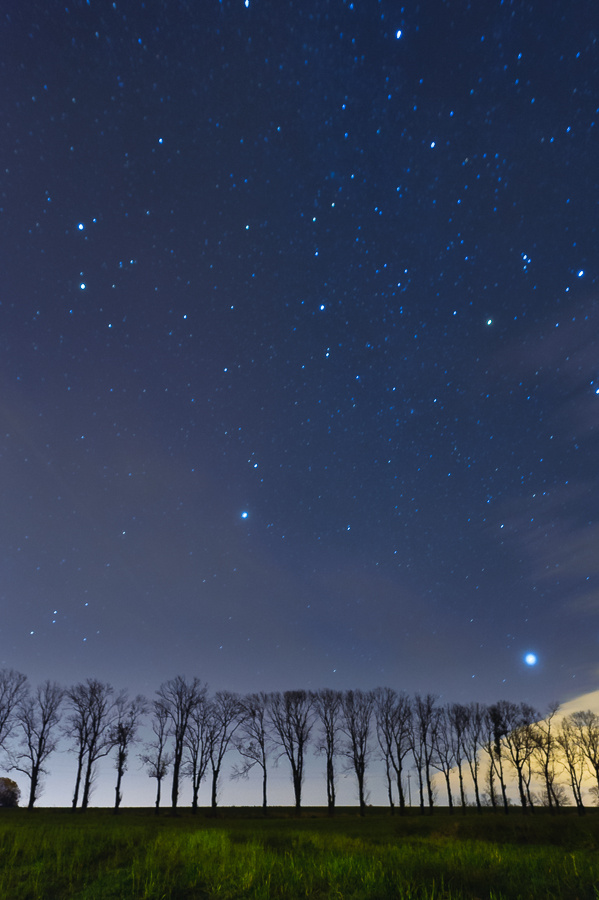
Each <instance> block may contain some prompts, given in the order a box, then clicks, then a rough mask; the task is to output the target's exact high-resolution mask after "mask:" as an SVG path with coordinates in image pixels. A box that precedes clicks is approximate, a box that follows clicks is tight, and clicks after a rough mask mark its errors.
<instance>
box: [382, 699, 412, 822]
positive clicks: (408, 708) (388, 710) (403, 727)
mask: <svg viewBox="0 0 599 900" xmlns="http://www.w3.org/2000/svg"><path fill="white" fill-rule="evenodd" d="M374 698H375V705H374V711H375V718H376V733H377V738H378V742H379V746H380V748H381V752H382V754H383V759H384V760H385V771H386V774H387V786H388V793H389V805H390V807H391V812H392V813H393V794H392V788H391V779H390V777H389V776H390V768H393V770H394V771H395V779H396V782H397V792H398V795H399V809H400V813H403V812H404V811H405V806H406V801H405V796H404V790H403V783H402V773H403V765H404V759H405V757H406V756H407V754H408V753H409V751H410V749H411V730H412V704H411V702H410V698H409V697H408V695H407V694H406V693H405V692H404V691H401V693H398V692H397V691H395V690H393V689H392V688H377V689H376V690H375V692H374Z"/></svg>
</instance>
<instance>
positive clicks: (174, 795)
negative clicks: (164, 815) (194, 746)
mask: <svg viewBox="0 0 599 900" xmlns="http://www.w3.org/2000/svg"><path fill="white" fill-rule="evenodd" d="M180 768H181V757H180V756H175V759H174V761H173V789H172V791H171V802H172V807H173V810H175V809H176V808H177V803H178V801H179V770H180Z"/></svg>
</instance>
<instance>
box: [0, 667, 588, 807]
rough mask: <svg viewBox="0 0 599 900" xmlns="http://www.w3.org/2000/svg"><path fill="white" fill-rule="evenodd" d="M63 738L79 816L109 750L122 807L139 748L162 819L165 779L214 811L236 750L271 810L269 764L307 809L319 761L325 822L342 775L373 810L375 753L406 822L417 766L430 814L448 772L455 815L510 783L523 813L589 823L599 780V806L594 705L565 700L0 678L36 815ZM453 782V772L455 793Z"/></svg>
mask: <svg viewBox="0 0 599 900" xmlns="http://www.w3.org/2000/svg"><path fill="white" fill-rule="evenodd" d="M144 724H149V726H150V727H151V730H152V738H151V739H150V740H149V741H147V742H145V743H142V741H141V738H140V734H139V732H140V728H141V726H142V725H144ZM62 739H66V740H67V741H68V743H69V750H70V751H71V752H72V753H73V754H74V756H75V760H76V766H75V781H74V789H73V799H72V804H71V805H72V809H73V810H76V809H78V808H79V809H81V810H85V809H87V808H88V805H89V801H90V797H91V794H92V790H93V785H94V780H95V778H96V774H97V767H98V763H99V761H100V760H101V759H102V758H103V757H107V756H109V755H112V759H113V763H114V768H115V770H116V783H115V800H114V810H115V812H118V810H119V807H120V805H121V801H122V798H123V795H122V783H123V777H124V774H125V772H126V770H127V767H128V763H129V759H130V754H131V752H132V750H133V748H134V747H136V746H137V747H138V748H139V749H138V752H137V756H138V757H139V759H140V760H141V763H142V764H143V766H144V767H145V769H146V771H147V774H148V775H149V777H150V778H152V779H154V780H155V782H156V797H155V809H156V812H157V813H158V811H159V809H160V804H161V794H162V786H163V783H164V781H165V779H167V777H169V778H170V783H171V793H170V805H171V808H172V810H173V811H175V810H176V809H177V807H178V804H179V794H180V787H181V783H182V781H183V780H184V779H187V780H188V781H189V784H190V786H191V794H192V800H191V807H192V811H193V812H196V811H197V808H198V795H199V790H200V786H201V784H202V782H203V781H204V780H205V779H207V778H208V779H209V780H210V782H211V800H210V802H211V807H212V809H214V810H215V809H216V807H217V804H218V796H219V784H220V779H221V776H222V773H223V763H224V760H225V756H226V755H227V753H228V752H230V751H232V750H234V751H235V752H236V754H237V755H236V762H235V763H234V765H233V768H232V771H231V777H232V778H234V779H238V778H246V777H247V776H248V775H249V773H250V772H251V771H252V770H254V769H256V770H258V771H259V772H260V774H261V780H262V807H263V809H264V811H266V810H267V808H268V793H267V787H268V772H269V766H270V765H271V764H273V763H275V764H276V763H277V762H278V761H279V760H280V759H281V758H283V759H284V760H286V762H287V764H288V766H289V771H290V775H291V781H292V785H293V792H294V800H295V807H296V810H297V811H298V813H299V811H300V809H301V804H302V788H303V783H304V775H305V765H306V759H307V755H308V753H309V752H310V751H313V752H315V753H316V754H317V755H319V756H321V757H323V758H324V769H325V780H326V795H327V806H328V810H329V813H330V814H331V815H332V814H333V813H334V811H335V806H336V785H337V775H338V770H339V769H340V768H341V769H342V770H343V771H345V772H347V771H351V772H353V774H354V776H355V779H356V786H357V793H358V799H359V806H360V812H361V814H362V815H364V814H365V809H366V804H367V799H368V794H367V785H366V777H367V772H368V768H369V765H370V763H371V761H372V759H373V758H375V757H376V758H378V759H380V760H382V762H383V764H384V771H385V777H386V787H387V797H388V802H389V806H390V809H391V812H392V813H393V812H395V810H396V809H398V811H399V813H400V814H401V813H403V812H404V810H405V808H406V805H407V804H406V786H405V785H406V775H408V773H409V771H410V770H415V772H416V778H417V790H418V803H419V806H420V810H421V812H422V813H425V812H427V811H428V812H429V813H432V812H433V810H434V807H435V803H436V787H435V783H434V778H435V775H436V774H441V775H442V776H443V781H444V784H445V790H446V793H447V803H448V805H449V810H450V812H451V813H453V812H454V809H455V807H456V806H459V807H461V810H462V811H463V812H465V810H466V807H467V806H468V805H473V806H476V807H477V809H478V810H479V811H481V810H482V807H483V806H492V807H494V808H495V809H503V810H504V811H505V812H506V813H507V812H508V811H509V807H510V805H511V803H510V800H509V799H508V795H507V787H508V782H509V779H510V778H511V779H514V780H515V783H516V785H517V790H518V797H519V800H520V804H521V807H522V809H523V811H524V812H527V811H529V810H534V808H535V806H537V805H543V806H546V807H549V809H550V810H551V812H557V811H559V809H560V808H561V807H563V806H565V805H568V804H570V803H572V802H573V803H574V805H575V806H576V807H577V809H578V811H579V813H581V814H582V813H583V812H584V808H585V807H584V803H583V796H582V784H583V781H584V780H585V778H587V777H588V776H589V775H591V776H592V777H593V779H594V781H596V784H595V785H594V787H592V788H591V794H592V795H594V797H595V799H596V800H597V799H599V716H598V715H597V714H595V713H594V712H591V711H590V710H587V711H580V712H575V713H572V714H570V715H567V716H560V714H559V704H557V703H554V704H551V705H550V706H549V708H548V709H547V710H546V711H545V713H543V714H542V713H541V712H539V711H538V710H536V709H534V708H533V707H532V706H529V705H528V704H526V703H515V702H512V701H508V700H500V701H498V702H497V703H493V704H490V705H485V704H481V703H468V704H461V703H446V704H440V703H439V698H438V697H437V696H436V695H434V694H426V695H422V694H415V695H414V696H410V695H408V694H407V693H406V692H404V691H396V690H394V689H393V688H388V687H380V688H376V689H375V690H371V691H361V690H346V691H340V690H334V689H331V688H323V689H321V690H317V691H306V690H294V691H284V692H280V691H273V692H270V693H264V692H261V693H252V694H246V695H240V694H238V693H235V692H233V691H216V692H215V693H214V694H212V695H210V694H209V692H208V687H207V685H205V684H202V683H201V682H200V680H199V679H198V678H193V679H190V680H188V679H187V678H185V677H183V676H180V675H178V676H177V677H175V678H172V679H170V680H168V681H165V682H164V683H163V684H161V686H160V687H159V689H158V690H157V691H156V695H155V697H154V699H152V700H148V699H146V698H145V697H143V696H141V695H137V696H135V697H130V695H129V694H128V692H127V691H126V690H122V691H119V692H117V691H115V689H114V688H113V686H112V685H110V684H108V683H105V682H102V681H99V680H97V679H93V678H88V679H87V680H86V681H84V682H80V683H78V684H75V685H73V686H71V687H66V688H65V687H62V686H60V685H59V684H57V683H56V682H52V681H50V680H47V681H45V682H43V684H41V685H39V686H37V687H36V688H33V687H32V686H31V685H30V684H29V681H28V679H27V677H26V676H25V675H23V674H21V673H20V672H16V671H14V670H12V669H2V670H0V748H2V749H3V750H4V752H5V754H6V763H7V767H8V769H9V771H17V772H20V773H22V774H23V775H25V776H26V777H27V779H28V782H29V794H28V801H27V807H28V809H33V808H34V805H35V803H36V801H37V800H38V799H39V796H40V794H41V790H42V782H43V778H44V776H46V775H47V774H48V769H47V763H48V759H49V757H50V756H51V755H52V754H53V753H54V752H55V751H56V750H57V748H58V744H59V742H60V740H62ZM452 775H457V784H458V789H457V792H456V796H454V789H453V787H452V784H451V777H450V776H452ZM464 775H466V776H467V775H469V776H470V781H471V783H472V786H473V788H474V802H473V803H471V804H469V802H468V799H467V796H466V791H465V788H464ZM533 779H538V780H539V781H540V782H541V784H542V790H541V792H540V794H536V793H535V792H534V791H533V790H532V787H531V784H532V782H533ZM15 789H16V790H17V791H18V788H17V786H16V784H15V782H13V781H11V779H8V778H4V779H0V805H14V804H15V797H16V796H17V795H16V793H15ZM17 800H18V797H17Z"/></svg>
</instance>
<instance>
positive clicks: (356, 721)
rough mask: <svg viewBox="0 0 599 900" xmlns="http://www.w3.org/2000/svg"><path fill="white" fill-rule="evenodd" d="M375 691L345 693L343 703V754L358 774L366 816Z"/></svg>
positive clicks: (359, 797)
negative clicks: (366, 793) (367, 777)
mask: <svg viewBox="0 0 599 900" xmlns="http://www.w3.org/2000/svg"><path fill="white" fill-rule="evenodd" d="M373 708H374V691H345V693H344V694H343V699H342V701H341V730H342V731H343V732H344V734H345V736H346V738H347V741H346V742H345V744H344V745H343V748H342V752H343V754H344V756H346V757H347V759H348V760H349V763H350V765H351V767H352V768H353V770H354V772H355V773H356V779H357V781H358V800H359V803H360V815H361V816H365V815H366V795H365V787H366V767H367V765H368V760H369V758H370V753H371V751H370V746H369V738H370V723H371V719H372V710H373Z"/></svg>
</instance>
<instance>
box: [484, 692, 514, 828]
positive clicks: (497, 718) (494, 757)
mask: <svg viewBox="0 0 599 900" xmlns="http://www.w3.org/2000/svg"><path fill="white" fill-rule="evenodd" d="M504 702H505V701H503V700H500V701H499V703H493V704H492V705H491V706H488V707H487V711H486V715H485V731H484V739H483V744H482V746H483V750H485V751H486V753H487V754H488V756H489V763H490V766H491V771H490V774H489V785H490V788H491V790H492V791H493V796H494V788H493V780H494V777H495V776H497V777H498V779H499V784H500V786H501V796H502V799H503V809H504V812H505V814H506V815H507V814H508V812H509V804H508V802H507V790H506V785H505V777H504V772H503V746H502V741H503V738H504V737H505V735H506V734H507V730H508V725H507V723H506V721H505V717H504V714H503V704H504Z"/></svg>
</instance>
